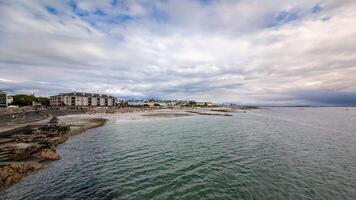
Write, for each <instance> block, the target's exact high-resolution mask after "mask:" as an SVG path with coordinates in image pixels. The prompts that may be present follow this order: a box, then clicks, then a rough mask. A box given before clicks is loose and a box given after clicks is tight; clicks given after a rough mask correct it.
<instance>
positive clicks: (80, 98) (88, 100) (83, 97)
mask: <svg viewBox="0 0 356 200" xmlns="http://www.w3.org/2000/svg"><path fill="white" fill-rule="evenodd" d="M116 101H117V100H116V98H115V97H112V96H108V95H104V94H91V93H80V92H72V93H61V94H59V95H56V96H51V97H50V105H51V106H89V107H112V106H115V105H116Z"/></svg>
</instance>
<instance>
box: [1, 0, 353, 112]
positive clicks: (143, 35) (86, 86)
mask: <svg viewBox="0 0 356 200" xmlns="http://www.w3.org/2000/svg"><path fill="white" fill-rule="evenodd" d="M0 44H1V45H0V89H2V90H6V91H8V92H9V93H11V94H20V93H25V94H32V93H35V94H36V95H41V96H50V95H55V94H57V93H61V92H72V91H79V92H90V93H94V92H95V93H105V94H110V95H113V96H116V97H119V98H136V99H142V98H148V97H155V98H160V99H183V100H187V99H191V100H196V101H213V102H220V103H221V102H236V103H241V104H266V105H339V106H343V105H353V106H356V1H355V0H234V1H233V0H221V1H219V0H155V1H153V0H151V1H150V0H128V1H124V0H108V1H105V0H92V1H79V0H69V1H66V0H61V1H59V0H58V1H55V0H37V1H35V0H0Z"/></svg>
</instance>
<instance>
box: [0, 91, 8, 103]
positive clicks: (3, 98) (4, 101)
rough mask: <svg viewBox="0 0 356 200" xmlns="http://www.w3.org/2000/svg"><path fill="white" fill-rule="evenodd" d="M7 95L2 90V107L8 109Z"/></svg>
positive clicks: (0, 94)
mask: <svg viewBox="0 0 356 200" xmlns="http://www.w3.org/2000/svg"><path fill="white" fill-rule="evenodd" d="M7 105H8V104H7V94H6V92H4V91H1V90H0V107H7Z"/></svg>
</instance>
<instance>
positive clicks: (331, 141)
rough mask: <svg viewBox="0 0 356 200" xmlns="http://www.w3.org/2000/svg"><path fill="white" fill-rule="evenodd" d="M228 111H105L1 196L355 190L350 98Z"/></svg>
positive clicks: (353, 195)
mask: <svg viewBox="0 0 356 200" xmlns="http://www.w3.org/2000/svg"><path fill="white" fill-rule="evenodd" d="M231 114H232V115H233V116H206V115H194V116H181V117H169V118H167V117H159V116H158V117H157V116H155V117H143V118H142V117H141V118H137V119H135V118H133V119H130V120H119V119H120V118H118V120H111V122H109V123H108V124H107V125H105V126H103V127H99V128H96V129H91V130H88V131H86V132H85V133H82V134H80V135H77V136H74V137H72V138H71V139H70V140H68V141H67V142H65V143H63V144H61V145H60V146H58V147H57V152H58V153H59V154H60V156H61V159H60V160H58V161H54V162H50V163H49V164H48V167H46V168H45V169H43V170H40V171H38V172H35V173H33V174H32V175H30V176H27V177H25V178H24V179H22V180H21V181H20V182H19V183H17V184H15V185H13V186H12V187H10V188H8V189H6V190H2V191H0V199H10V200H16V199H31V200H35V199H51V200H52V199H91V200H95V199H98V200H99V199H137V200H144V199H189V200H190V199H214V200H215V199H234V200H235V199H241V200H245V199H246V200H249V199H251V200H265V199H270V200H279V199H280V200H288V199H292V200H298V199H300V200H319V199H320V200H355V199H356V108H343V107H336V108H327V107H319V108H312V107H310V108H261V109H256V110H247V111H246V112H243V111H237V112H234V113H231Z"/></svg>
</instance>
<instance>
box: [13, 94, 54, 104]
mask: <svg viewBox="0 0 356 200" xmlns="http://www.w3.org/2000/svg"><path fill="white" fill-rule="evenodd" d="M13 98H14V101H13V102H12V104H11V105H17V106H32V102H33V101H35V102H38V103H41V105H43V106H49V98H47V97H35V96H33V95H26V94H19V95H15V96H13Z"/></svg>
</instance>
